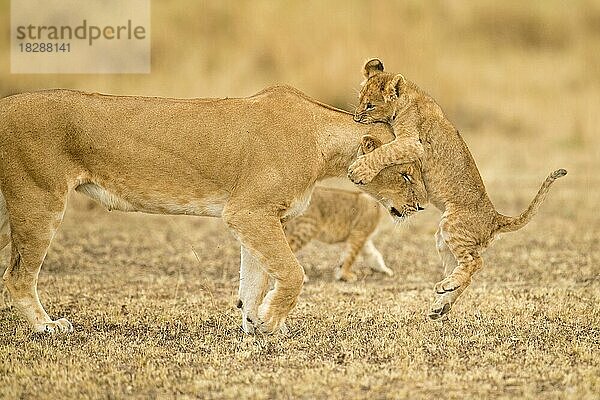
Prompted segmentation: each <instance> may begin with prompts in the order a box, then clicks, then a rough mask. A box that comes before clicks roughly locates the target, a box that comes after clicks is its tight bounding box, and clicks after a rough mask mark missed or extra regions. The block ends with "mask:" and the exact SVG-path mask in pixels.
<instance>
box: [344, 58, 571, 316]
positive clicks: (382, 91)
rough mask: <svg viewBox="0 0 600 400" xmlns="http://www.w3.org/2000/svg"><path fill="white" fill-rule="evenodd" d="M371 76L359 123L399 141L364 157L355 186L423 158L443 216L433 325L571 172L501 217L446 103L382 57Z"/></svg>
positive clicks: (371, 64) (356, 166)
mask: <svg viewBox="0 0 600 400" xmlns="http://www.w3.org/2000/svg"><path fill="white" fill-rule="evenodd" d="M363 74H364V76H365V78H366V80H365V82H364V84H363V88H362V90H361V93H360V102H359V105H358V107H357V109H356V112H355V116H354V119H355V121H358V122H362V123H371V122H377V121H383V122H388V123H389V124H390V125H391V126H392V128H393V129H394V134H395V135H396V139H395V140H394V141H392V142H389V143H388V144H385V145H383V146H381V147H380V148H378V149H376V150H375V151H373V152H371V153H369V154H366V155H365V156H363V157H359V158H358V159H357V160H356V161H355V162H354V163H353V164H352V165H351V166H350V168H349V170H348V173H349V176H350V179H352V180H353V181H354V182H355V183H368V182H370V180H371V179H372V178H373V177H374V176H376V175H377V173H378V171H379V170H380V169H382V168H384V167H385V166H387V165H391V164H396V163H404V162H410V161H414V160H416V159H420V160H421V161H422V168H421V172H422V174H423V181H424V182H425V187H426V188H427V194H428V197H429V201H430V202H431V203H432V204H433V205H435V206H436V207H437V208H438V209H439V210H441V211H442V212H443V214H442V220H441V222H440V226H439V229H438V231H437V233H436V235H435V237H436V244H437V249H438V252H439V255H440V257H441V259H442V262H443V264H444V268H445V272H444V275H445V278H444V279H443V280H442V281H440V282H438V283H437V284H436V285H435V292H436V294H437V299H436V301H435V302H434V304H433V306H432V307H431V311H430V314H429V316H430V317H431V318H432V319H437V318H440V317H441V316H443V315H445V314H447V313H448V312H449V311H450V309H451V308H452V305H453V304H454V302H455V301H456V299H457V298H458V297H459V296H460V295H461V293H462V292H463V291H464V290H465V289H466V288H467V286H469V284H470V283H471V277H472V276H473V274H474V273H475V272H476V271H478V270H479V269H481V267H482V266H483V261H482V259H481V253H482V252H483V251H484V250H485V249H486V248H487V247H488V246H489V244H490V243H491V242H492V240H493V239H494V237H495V236H497V235H498V234H500V233H504V232H512V231H516V230H517V229H520V228H522V227H523V226H525V225H526V224H527V223H528V222H529V221H530V220H531V218H532V217H533V215H534V214H535V213H536V212H537V210H538V208H539V206H540V204H541V203H542V202H543V201H544V199H545V197H546V195H547V193H548V190H549V188H550V185H552V183H553V182H554V181H555V180H556V179H558V178H560V177H562V176H564V175H566V174H567V171H566V170H564V169H559V170H557V171H554V172H552V173H551V174H550V175H549V176H548V178H546V180H545V181H544V183H543V184H542V187H541V188H540V190H539V191H538V193H537V195H536V196H535V198H534V199H533V201H532V202H531V204H530V205H529V207H528V208H527V209H526V210H525V211H524V212H523V213H521V215H519V216H517V217H508V216H505V215H502V214H500V213H498V212H497V211H496V209H495V208H494V205H493V204H492V202H491V200H490V199H489V197H488V195H487V193H486V190H485V187H484V185H483V181H482V179H481V176H480V175H479V171H478V170H477V166H476V165H475V161H474V160H473V157H472V156H471V153H470V152H469V149H468V148H467V145H466V144H465V142H464V141H463V139H462V138H461V136H460V134H459V133H458V131H457V130H456V128H454V126H452V124H451V123H450V122H449V121H448V119H446V117H445V115H444V113H443V112H442V109H441V108H440V107H439V106H438V104H437V103H436V102H435V101H434V100H433V99H432V98H431V97H430V96H429V95H428V94H426V93H425V92H424V91H422V90H421V89H420V88H419V87H417V85H415V84H414V83H412V82H409V81H407V80H406V79H404V77H403V76H402V75H401V74H390V73H386V72H384V71H383V63H382V62H381V61H379V60H377V59H373V60H370V61H368V62H367V63H366V64H365V66H364V69H363Z"/></svg>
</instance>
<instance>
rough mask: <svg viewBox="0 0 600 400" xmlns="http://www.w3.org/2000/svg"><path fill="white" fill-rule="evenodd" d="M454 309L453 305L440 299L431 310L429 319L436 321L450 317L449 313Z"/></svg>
mask: <svg viewBox="0 0 600 400" xmlns="http://www.w3.org/2000/svg"><path fill="white" fill-rule="evenodd" d="M451 309H452V304H450V303H448V302H445V301H443V300H442V299H438V300H437V301H436V302H435V303H433V305H432V306H431V308H430V309H429V314H428V315H429V318H431V319H433V320H436V319H440V318H442V317H446V318H447V317H448V313H449V312H450V310H451Z"/></svg>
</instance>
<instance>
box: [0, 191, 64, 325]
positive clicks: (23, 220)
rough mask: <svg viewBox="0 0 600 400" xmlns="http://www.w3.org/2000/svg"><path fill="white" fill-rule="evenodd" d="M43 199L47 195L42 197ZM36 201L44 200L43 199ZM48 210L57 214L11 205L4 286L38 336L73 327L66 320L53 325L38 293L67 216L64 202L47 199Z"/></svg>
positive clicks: (53, 322) (29, 205) (45, 203)
mask: <svg viewBox="0 0 600 400" xmlns="http://www.w3.org/2000/svg"><path fill="white" fill-rule="evenodd" d="M40 196H43V193H42V194H40ZM36 200H41V199H40V198H39V197H38V198H36ZM44 200H46V202H41V203H42V204H44V206H46V207H48V208H50V209H52V210H56V211H47V210H43V211H40V210H35V209H34V208H33V207H32V204H28V205H27V206H25V205H21V206H20V207H17V206H16V205H12V207H11V205H10V204H9V210H11V211H12V210H14V214H13V215H11V217H13V216H14V218H12V223H11V237H12V249H11V261H10V265H9V266H8V268H7V269H6V271H5V272H4V276H3V279H4V285H5V286H6V288H7V289H8V291H9V293H10V295H11V298H12V301H13V304H14V306H15V307H16V308H17V309H18V310H19V312H20V313H21V314H22V315H23V316H24V317H25V318H26V319H27V321H28V322H29V323H30V324H31V326H32V327H33V329H34V330H35V331H36V332H48V333H53V332H67V331H72V330H73V327H72V325H71V323H70V322H69V321H67V320H66V319H64V318H61V319H58V320H56V321H53V320H52V319H51V318H50V317H49V316H48V314H47V313H46V311H45V310H44V307H43V306H42V304H41V303H40V299H39V296H38V292H37V282H38V275H39V272H40V268H41V266H42V263H43V262H44V258H45V257H46V252H47V250H48V247H49V246H50V242H51V241H52V238H53V236H54V234H55V232H56V229H57V228H58V225H59V224H60V222H61V220H62V217H63V213H64V201H60V200H54V201H53V200H50V199H47V198H46V199H44Z"/></svg>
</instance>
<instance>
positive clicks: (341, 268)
mask: <svg viewBox="0 0 600 400" xmlns="http://www.w3.org/2000/svg"><path fill="white" fill-rule="evenodd" d="M398 167H400V169H398ZM383 173H386V174H395V175H397V178H398V179H397V182H396V184H395V187H394V189H393V190H394V191H395V192H397V193H396V195H397V196H398V197H400V198H401V199H403V200H404V205H403V206H401V207H400V208H399V209H394V210H395V212H394V215H395V218H396V219H398V220H402V219H405V218H408V217H409V216H410V215H412V214H413V213H415V212H417V211H419V210H422V209H423V208H422V206H421V205H422V204H425V203H426V202H427V193H426V191H425V185H424V184H423V181H422V180H421V173H420V170H419V168H411V169H410V171H408V170H407V169H406V168H405V167H402V166H393V167H390V168H387V169H386V170H384V171H383ZM385 214H387V211H386V210H385V209H384V207H382V206H381V205H380V204H379V203H378V202H377V201H375V200H374V199H373V198H372V197H371V196H370V195H368V194H365V193H362V192H352V191H348V190H342V189H334V188H325V187H317V188H315V190H314V191H313V195H312V197H311V200H310V205H309V207H308V208H307V210H306V211H305V212H304V214H302V215H300V216H298V217H296V218H294V219H292V220H290V221H289V222H286V223H285V225H284V230H285V233H286V236H287V239H288V242H289V244H290V247H291V249H292V251H293V252H297V251H299V250H300V249H301V248H302V247H304V246H305V245H306V244H307V243H308V242H310V241H311V240H313V239H316V240H318V241H320V242H324V243H330V244H334V243H343V244H344V247H345V249H344V252H343V253H342V256H341V258H340V261H339V264H338V268H337V270H336V275H335V276H336V279H338V280H341V281H345V282H354V281H356V274H354V273H353V272H352V271H351V268H352V264H353V263H354V261H355V259H356V257H357V256H358V254H359V253H361V252H362V254H363V256H364V257H365V260H366V262H367V263H368V264H369V266H370V267H371V269H372V270H374V271H377V272H382V273H384V274H386V275H388V276H392V275H393V274H394V272H393V271H392V270H391V269H390V268H388V267H387V266H386V265H385V261H384V260H383V256H382V255H381V253H380V252H379V251H378V250H377V248H376V247H375V245H374V244H373V241H372V238H373V236H374V235H375V232H376V230H377V226H378V225H379V223H380V221H381V219H382V218H383V215H385ZM305 279H306V278H305Z"/></svg>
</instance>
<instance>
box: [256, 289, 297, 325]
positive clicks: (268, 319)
mask: <svg viewBox="0 0 600 400" xmlns="http://www.w3.org/2000/svg"><path fill="white" fill-rule="evenodd" d="M275 296H276V293H275V291H274V290H271V291H270V292H269V293H267V295H266V296H265V299H264V300H263V303H262V304H261V305H260V307H259V308H258V323H257V324H256V328H257V330H258V332H260V333H265V334H270V333H275V332H276V331H277V330H283V329H285V330H287V328H283V326H284V325H285V324H284V323H285V317H286V316H287V313H288V312H289V310H290V309H291V308H292V307H293V304H292V305H290V306H287V305H286V304H284V303H282V304H280V303H278V302H276V301H274V299H275Z"/></svg>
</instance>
